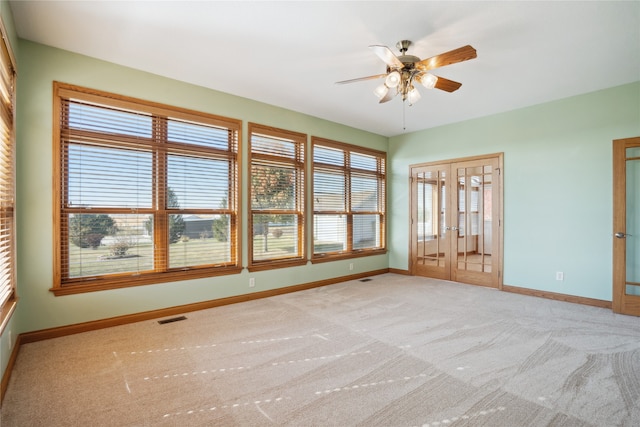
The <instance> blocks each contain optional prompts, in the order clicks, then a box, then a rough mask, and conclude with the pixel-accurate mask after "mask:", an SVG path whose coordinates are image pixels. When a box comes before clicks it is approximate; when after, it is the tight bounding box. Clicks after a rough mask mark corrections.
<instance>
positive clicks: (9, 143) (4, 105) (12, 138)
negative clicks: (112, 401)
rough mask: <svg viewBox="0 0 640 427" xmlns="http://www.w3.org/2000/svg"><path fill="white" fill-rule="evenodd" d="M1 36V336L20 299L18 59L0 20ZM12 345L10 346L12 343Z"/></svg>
mask: <svg viewBox="0 0 640 427" xmlns="http://www.w3.org/2000/svg"><path fill="white" fill-rule="evenodd" d="M0 36H1V37H2V42H1V43H0V49H1V50H2V52H1V55H0V57H1V58H2V63H1V64H0V68H1V69H2V73H0V78H2V81H1V82H0V84H2V86H3V87H4V89H5V90H7V91H8V93H6V94H5V95H6V96H7V97H8V98H5V96H0V104H1V105H0V114H1V116H0V120H1V122H2V123H3V126H2V127H6V128H5V129H3V132H2V133H1V135H0V138H1V141H0V145H1V148H0V152H2V156H0V168H2V179H1V180H0V186H1V187H2V188H0V190H1V191H0V195H1V197H0V218H1V222H2V229H1V237H2V247H1V248H2V251H1V253H0V276H1V278H2V281H1V284H2V286H1V287H0V334H2V333H3V331H4V329H5V327H6V326H7V324H8V323H9V319H10V318H11V316H12V315H13V313H14V312H15V309H16V306H17V302H18V296H17V291H16V287H17V268H16V258H17V251H16V197H15V195H16V114H15V111H16V110H15V105H16V101H15V100H16V80H17V70H16V60H15V57H14V55H13V50H12V49H11V44H10V43H9V39H8V37H7V31H6V28H5V26H4V21H3V20H2V19H0ZM10 345H11V343H10Z"/></svg>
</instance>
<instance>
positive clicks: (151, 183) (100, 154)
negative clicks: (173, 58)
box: [53, 83, 241, 295]
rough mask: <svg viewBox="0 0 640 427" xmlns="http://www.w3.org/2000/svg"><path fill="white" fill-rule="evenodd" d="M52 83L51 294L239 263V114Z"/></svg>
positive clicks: (201, 273) (193, 274)
mask: <svg viewBox="0 0 640 427" xmlns="http://www.w3.org/2000/svg"><path fill="white" fill-rule="evenodd" d="M54 90H55V105H56V108H57V111H56V116H57V117H58V118H59V121H58V122H57V123H55V125H56V126H55V127H56V129H55V130H54V134H55V135H56V137H57V140H56V150H55V154H54V161H55V162H56V164H55V168H56V169H55V170H56V172H55V175H56V179H57V188H58V189H59V190H58V191H57V192H55V193H56V194H54V198H55V203H56V205H57V209H56V212H57V213H58V215H57V218H56V219H55V220H56V224H55V230H56V233H57V236H56V239H55V242H56V247H55V254H56V257H57V259H56V262H55V266H56V268H57V271H56V272H55V279H56V283H55V285H54V289H53V291H54V293H55V294H56V295H61V294H65V293H76V292H85V291H92V290H98V289H110V288H115V287H124V286H132V285H140V284H149V283H158V282H166V281H174V280H184V279H190V278H197V277H207V276H213V275H218V274H230V273H237V272H240V270H241V268H240V266H239V247H238V242H239V239H240V236H239V232H238V229H239V228H238V221H239V218H240V217H239V213H238V206H237V200H238V194H237V193H238V188H239V186H238V164H239V159H238V141H239V133H240V128H241V122H240V121H237V120H233V119H226V118H221V117H216V116H212V115H208V114H204V113H198V112H193V111H187V110H183V109H179V108H174V107H169V106H164V105H160V104H155V103H150V102H145V101H140V100H136V99H132V98H125V97H121V96H118V95H113V94H107V93H103V92H98V91H93V90H90V89H84V88H79V87H75V86H70V85H65V84H61V83H55V87H54Z"/></svg>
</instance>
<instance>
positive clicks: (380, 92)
mask: <svg viewBox="0 0 640 427" xmlns="http://www.w3.org/2000/svg"><path fill="white" fill-rule="evenodd" d="M387 92H389V88H388V87H387V86H386V85H380V86H378V87H377V88H376V89H375V90H374V91H373V93H375V94H376V96H377V97H378V99H382V98H383V97H384V96H385V95H386V94H387Z"/></svg>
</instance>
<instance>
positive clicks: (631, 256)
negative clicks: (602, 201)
mask: <svg viewBox="0 0 640 427" xmlns="http://www.w3.org/2000/svg"><path fill="white" fill-rule="evenodd" d="M613 311H615V312H616V313H622V314H630V315H634V316H640V137H638V138H629V139H619V140H615V141H613Z"/></svg>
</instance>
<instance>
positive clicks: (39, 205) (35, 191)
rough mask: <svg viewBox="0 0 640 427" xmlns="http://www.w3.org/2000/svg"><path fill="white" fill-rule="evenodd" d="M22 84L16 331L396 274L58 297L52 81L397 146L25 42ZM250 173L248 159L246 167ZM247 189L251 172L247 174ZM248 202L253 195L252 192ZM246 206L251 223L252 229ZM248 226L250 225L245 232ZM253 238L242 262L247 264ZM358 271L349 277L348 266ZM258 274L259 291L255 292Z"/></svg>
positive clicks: (316, 272)
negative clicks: (309, 284)
mask: <svg viewBox="0 0 640 427" xmlns="http://www.w3.org/2000/svg"><path fill="white" fill-rule="evenodd" d="M19 65H20V79H19V85H18V96H19V105H18V113H17V117H18V198H19V201H18V209H19V219H20V221H19V226H18V257H19V258H18V273H19V277H20V280H19V282H18V292H19V295H20V298H21V300H20V304H19V307H18V313H17V324H16V325H15V327H16V328H17V331H14V333H15V332H27V331H34V330H40V329H45V328H51V327H56V326H62V325H69V324H75V323H80V322H86V321H91V320H96V319H105V318H109V317H114V316H121V315H126V314H131V313H139V312H144V311H148V310H155V309H160V308H165V307H173V306H177V305H182V304H189V303H194V302H199V301H207V300H213V299H217V298H223V297H228V296H234V295H240V294H245V293H249V292H253V291H263V290H269V289H274V288H280V287H285V286H291V285H296V284H300V283H305V282H310V281H315V280H323V279H329V278H333V277H340V276H346V275H348V274H351V273H360V272H366V271H371V270H377V269H384V268H387V267H388V257H387V255H380V256H374V257H366V258H358V259H355V260H351V261H339V262H331V263H322V264H316V265H311V264H308V265H306V266H303V267H295V268H287V269H278V270H272V271H266V272H256V273H251V275H249V273H248V272H247V271H246V270H244V271H243V273H242V274H237V275H230V276H223V277H214V278H207V279H198V280H189V281H184V282H175V283H164V284H158V285H149V286H139V287H133V288H127V289H119V290H110V291H102V292H92V293H85V294H78V295H70V296H60V297H55V296H54V295H53V294H52V293H51V292H50V291H49V289H50V288H51V287H52V285H53V283H52V271H53V264H52V259H53V243H52V235H53V226H52V214H53V213H52V103H53V101H52V82H53V81H54V80H56V81H61V82H66V83H71V84H75V85H80V86H86V87H91V88H95V89H100V90H104V91H109V92H113V93H117V94H122V95H126V96H133V97H138V98H143V99H147V100H152V101H156V102H161V103H166V104H171V105H176V106H180V107H185V108H190V109H194V110H199V111H204V112H209V113H213V114H218V115H222V116H226V117H233V118H237V119H241V120H243V122H244V132H243V146H244V147H246V138H247V133H246V124H247V122H249V121H253V122H257V123H261V124H265V125H270V126H275V127H280V128H285V129H289V130H293V131H298V132H304V133H307V134H309V135H315V136H320V137H324V138H329V139H333V140H337V141H343V142H348V143H352V144H357V145H361V146H366V147H370V148H374V149H378V150H383V151H386V149H387V144H388V139H387V138H386V137H383V136H379V135H374V134H371V133H367V132H363V131H359V130H357V129H353V128H350V127H347V126H343V125H338V124H335V123H331V122H328V121H325V120H320V119H317V118H314V117H310V116H306V115H303V114H300V113H296V112H293V111H288V110H284V109H281V108H276V107H273V106H269V105H266V104H262V103H258V102H255V101H251V100H249V99H245V98H239V97H235V96H231V95H227V94H223V93H220V92H215V91H212V90H208V89H205V88H202V87H197V86H194V85H189V84H186V83H183V82H179V81H175V80H170V79H167V78H163V77H160V76H157V75H152V74H148V73H144V72H141V71H137V70H133V69H130V68H125V67H121V66H118V65H115V64H112V63H107V62H103V61H98V60H96V59H92V58H89V57H86V56H81V55H76V54H72V53H70V52H67V51H62V50H59V49H55V48H52V47H48V46H44V45H40V44H36V43H32V42H29V41H25V40H20V55H19ZM243 160H244V164H245V165H246V158H244V159H243ZM243 171H244V172H243V188H244V189H245V190H246V182H247V179H246V167H245V168H243ZM245 194H246V191H245ZM246 205H247V204H246V200H243V224H245V225H246V223H247V222H246V220H247V213H246V212H247V210H246V207H247V206H246ZM245 228H246V227H245ZM246 248H247V244H246V233H245V236H244V244H243V249H244V251H245V253H244V254H243V260H244V265H246V260H247V254H246ZM350 262H352V263H353V264H354V270H353V271H349V269H348V264H349V263H350ZM249 276H251V277H255V279H256V286H255V288H251V289H250V288H249V287H248V283H249Z"/></svg>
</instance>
